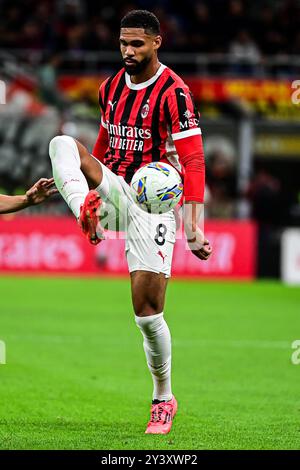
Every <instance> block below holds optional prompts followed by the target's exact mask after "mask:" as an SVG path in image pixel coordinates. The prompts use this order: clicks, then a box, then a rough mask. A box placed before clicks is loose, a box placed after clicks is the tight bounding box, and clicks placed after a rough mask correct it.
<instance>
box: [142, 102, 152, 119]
mask: <svg viewBox="0 0 300 470" xmlns="http://www.w3.org/2000/svg"><path fill="white" fill-rule="evenodd" d="M149 111H150V106H149V104H148V103H146V104H144V106H143V107H142V111H141V116H142V118H143V119H145V117H147V116H148V114H149Z"/></svg>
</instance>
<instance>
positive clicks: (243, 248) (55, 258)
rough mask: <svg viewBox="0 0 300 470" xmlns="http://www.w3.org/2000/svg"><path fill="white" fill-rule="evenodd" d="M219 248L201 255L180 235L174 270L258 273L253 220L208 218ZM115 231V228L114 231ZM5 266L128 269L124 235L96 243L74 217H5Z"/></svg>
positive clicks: (1, 267)
mask: <svg viewBox="0 0 300 470" xmlns="http://www.w3.org/2000/svg"><path fill="white" fill-rule="evenodd" d="M205 227H206V228H205V232H206V236H207V238H208V239H209V241H210V242H211V244H212V246H213V248H214V253H213V255H212V256H211V259H210V260H209V261H200V260H199V259H197V258H196V257H195V256H194V255H193V254H192V253H191V252H190V251H189V250H188V248H187V247H186V241H185V239H181V238H180V239H179V238H178V239H177V241H176V244H175V250H174V258H173V268H172V274H173V275H174V276H191V277H206V278H211V277H213V278H225V279H226V278H238V279H252V278H253V277H254V275H255V256H256V230H255V225H254V224H253V223H252V222H239V221H228V222H227V221H207V222H206V225H205ZM108 236H111V237H112V234H108ZM0 272H1V273H32V274H33V273H45V274H51V273H52V274H64V275H68V274H73V275H74V274H75V275H76V274H77V275H120V274H121V275H122V274H126V273H128V269H127V263H126V259H125V255H124V240H121V239H117V240H116V239H114V238H107V240H105V241H104V242H102V243H100V245H98V246H96V247H93V246H92V245H90V244H89V243H88V242H87V241H86V239H85V238H84V237H83V235H81V233H80V231H79V229H78V227H77V224H76V222H75V221H74V219H72V218H71V217H14V218H8V219H6V218H1V219H0Z"/></svg>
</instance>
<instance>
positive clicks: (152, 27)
mask: <svg viewBox="0 0 300 470" xmlns="http://www.w3.org/2000/svg"><path fill="white" fill-rule="evenodd" d="M121 28H143V29H144V30H145V32H146V33H149V34H155V35H158V34H160V24H159V21H158V18H157V17H156V16H155V15H154V13H151V11H148V10H132V11H130V12H129V13H127V14H126V15H125V16H124V17H123V18H122V20H121Z"/></svg>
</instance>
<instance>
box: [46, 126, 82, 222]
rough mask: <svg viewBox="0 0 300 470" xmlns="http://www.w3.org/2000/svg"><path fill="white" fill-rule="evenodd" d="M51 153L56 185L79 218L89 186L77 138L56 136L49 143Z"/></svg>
mask: <svg viewBox="0 0 300 470" xmlns="http://www.w3.org/2000/svg"><path fill="white" fill-rule="evenodd" d="M49 155H50V159H51V163H52V171H53V178H54V181H55V184H56V187H57V189H58V191H59V192H60V194H61V195H62V197H63V198H64V200H65V201H66V203H67V204H68V206H69V207H70V209H71V211H72V212H73V214H74V215H75V217H76V218H77V219H78V218H79V215H80V206H81V204H83V202H84V199H85V197H86V195H87V193H88V192H89V187H88V183H87V181H86V178H85V176H84V174H83V173H82V171H81V169H80V156H79V151H78V148H77V145H76V142H75V140H74V139H73V138H72V137H69V136H67V135H61V136H56V137H54V138H53V139H52V140H51V141H50V144H49Z"/></svg>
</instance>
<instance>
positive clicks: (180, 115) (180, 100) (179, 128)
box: [164, 87, 201, 142]
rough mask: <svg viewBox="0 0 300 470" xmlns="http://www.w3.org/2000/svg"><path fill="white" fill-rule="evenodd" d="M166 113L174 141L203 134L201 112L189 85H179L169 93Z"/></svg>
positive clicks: (165, 107)
mask: <svg viewBox="0 0 300 470" xmlns="http://www.w3.org/2000/svg"><path fill="white" fill-rule="evenodd" d="M164 114H165V118H166V121H167V123H168V126H169V129H170V133H171V135H172V139H173V141H174V142H175V141H176V140H180V139H184V138H185V137H190V136H192V135H201V129H200V120H199V113H198V111H197V109H196V106H195V102H194V98H193V95H192V93H191V92H190V91H189V89H188V87H182V88H180V87H177V88H175V89H173V90H172V91H171V92H170V93H169V94H168V96H167V98H166V100H165V103H164Z"/></svg>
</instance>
